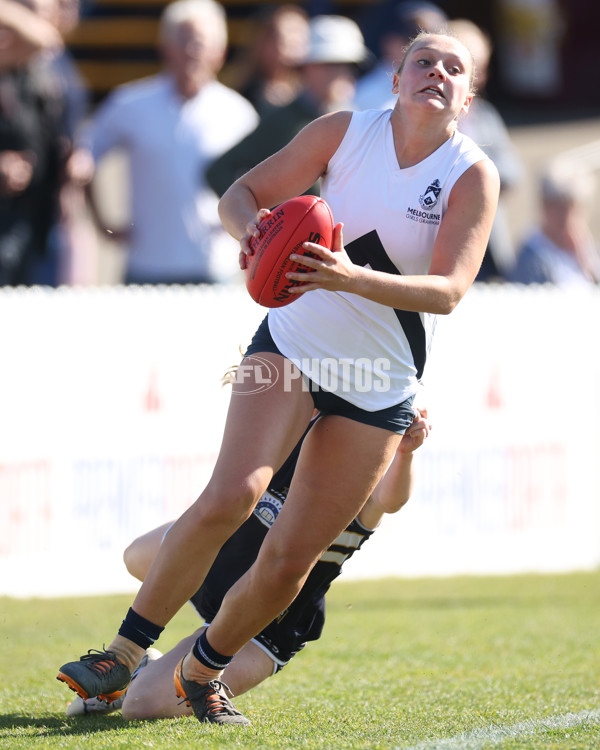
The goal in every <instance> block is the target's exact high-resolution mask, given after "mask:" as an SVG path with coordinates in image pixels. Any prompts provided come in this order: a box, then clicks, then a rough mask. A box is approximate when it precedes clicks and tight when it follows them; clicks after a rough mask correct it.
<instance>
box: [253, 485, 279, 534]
mask: <svg viewBox="0 0 600 750" xmlns="http://www.w3.org/2000/svg"><path fill="white" fill-rule="evenodd" d="M282 507H283V502H282V501H281V500H280V499H279V498H278V497H276V496H275V495H274V494H273V493H272V492H269V491H268V490H267V492H265V494H264V495H263V496H262V497H261V499H260V500H259V501H258V503H257V505H256V508H255V509H254V515H255V516H256V517H257V518H258V520H259V521H260V522H261V523H262V524H264V525H265V526H267V528H271V526H272V525H273V524H274V523H275V519H276V518H277V516H278V515H279V511H280V510H281V508H282Z"/></svg>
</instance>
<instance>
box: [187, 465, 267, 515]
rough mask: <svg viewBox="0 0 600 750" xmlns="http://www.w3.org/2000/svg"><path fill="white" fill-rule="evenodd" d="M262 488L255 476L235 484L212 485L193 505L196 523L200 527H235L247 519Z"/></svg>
mask: <svg viewBox="0 0 600 750" xmlns="http://www.w3.org/2000/svg"><path fill="white" fill-rule="evenodd" d="M264 489H265V487H264V483H263V482H261V480H260V479H259V478H258V477H248V478H246V479H244V480H243V481H241V482H235V483H234V482H230V483H221V484H217V483H213V484H212V485H209V486H208V487H207V489H206V490H205V491H204V492H203V493H202V495H201V496H200V497H199V498H198V500H197V501H196V503H195V504H194V506H193V512H194V515H195V517H196V520H197V521H198V522H199V523H202V524H203V525H207V524H208V525H211V526H221V525H225V526H228V527H233V528H237V527H238V526H240V525H241V524H242V523H243V522H244V521H245V520H246V519H247V518H248V517H249V516H250V514H251V513H252V510H253V509H254V507H255V505H256V503H257V502H258V500H259V499H260V497H261V495H262V493H263V492H264Z"/></svg>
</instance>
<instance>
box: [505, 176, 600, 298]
mask: <svg viewBox="0 0 600 750" xmlns="http://www.w3.org/2000/svg"><path fill="white" fill-rule="evenodd" d="M594 192H595V181H594V178H593V176H592V175H591V174H590V173H589V172H585V171H583V170H581V169H565V168H560V167H558V166H554V167H551V168H550V169H548V171H547V172H546V173H545V174H544V175H543V176H542V178H541V180H540V198H541V218H540V225H539V228H537V229H534V230H533V231H532V232H531V233H530V234H529V236H528V237H527V239H526V240H525V241H524V242H523V245H522V247H521V249H520V251H519V254H518V258H517V262H516V265H515V267H514V269H513V271H512V273H511V274H510V281H513V282H515V283H520V284H546V283H547V284H558V285H573V284H589V283H590V282H595V283H598V282H599V281H600V255H599V253H598V246H597V245H596V243H595V242H594V239H593V238H592V235H591V232H590V229H589V225H588V217H587V212H588V211H589V209H590V206H591V204H592V202H593V197H594Z"/></svg>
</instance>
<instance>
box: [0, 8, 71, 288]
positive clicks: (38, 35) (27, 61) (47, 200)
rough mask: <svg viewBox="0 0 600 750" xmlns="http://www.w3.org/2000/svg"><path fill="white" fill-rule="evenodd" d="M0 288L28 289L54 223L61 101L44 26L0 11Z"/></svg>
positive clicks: (35, 18) (28, 15)
mask: <svg viewBox="0 0 600 750" xmlns="http://www.w3.org/2000/svg"><path fill="white" fill-rule="evenodd" d="M0 24H1V26H0V49H1V52H0V60H1V67H0V285H18V284H25V285H30V284H32V283H34V282H35V268H36V264H38V263H39V262H40V261H41V259H42V258H43V257H44V256H45V254H46V252H47V245H48V236H49V233H50V230H51V228H52V226H53V225H54V224H55V222H56V220H57V216H58V195H59V190H60V187H61V177H62V175H63V166H64V155H65V154H64V148H63V146H64V141H63V138H62V136H63V132H62V124H63V122H64V97H63V95H62V93H61V91H60V87H59V86H58V84H57V80H56V76H55V75H54V74H53V72H52V70H51V69H50V68H49V66H47V65H44V64H40V62H41V58H40V55H41V54H42V53H43V52H48V53H52V52H54V51H56V50H60V49H61V48H62V42H61V39H60V35H59V34H58V33H57V31H56V29H55V28H54V27H53V26H52V24H50V23H48V22H47V21H46V20H44V19H43V18H41V17H40V16H39V15H38V14H37V13H35V12H33V11H32V10H30V9H29V8H27V7H25V6H20V5H17V4H16V3H13V2H10V1H9V2H5V1H3V2H2V3H0Z"/></svg>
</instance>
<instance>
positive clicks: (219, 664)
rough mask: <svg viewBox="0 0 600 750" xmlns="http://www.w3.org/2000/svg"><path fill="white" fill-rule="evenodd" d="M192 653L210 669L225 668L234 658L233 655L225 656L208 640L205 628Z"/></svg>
mask: <svg viewBox="0 0 600 750" xmlns="http://www.w3.org/2000/svg"><path fill="white" fill-rule="evenodd" d="M192 653H193V654H194V656H195V657H196V659H198V661H199V662H200V663H201V664H203V665H204V666H205V667H208V668H209V669H225V667H226V666H227V665H228V664H229V662H230V661H231V660H232V659H233V656H223V654H220V653H219V652H218V651H215V650H214V648H213V647H212V646H211V645H210V643H209V642H208V639H207V637H206V630H203V631H202V633H201V634H200V636H199V637H198V639H197V641H196V643H194V648H193V649H192Z"/></svg>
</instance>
